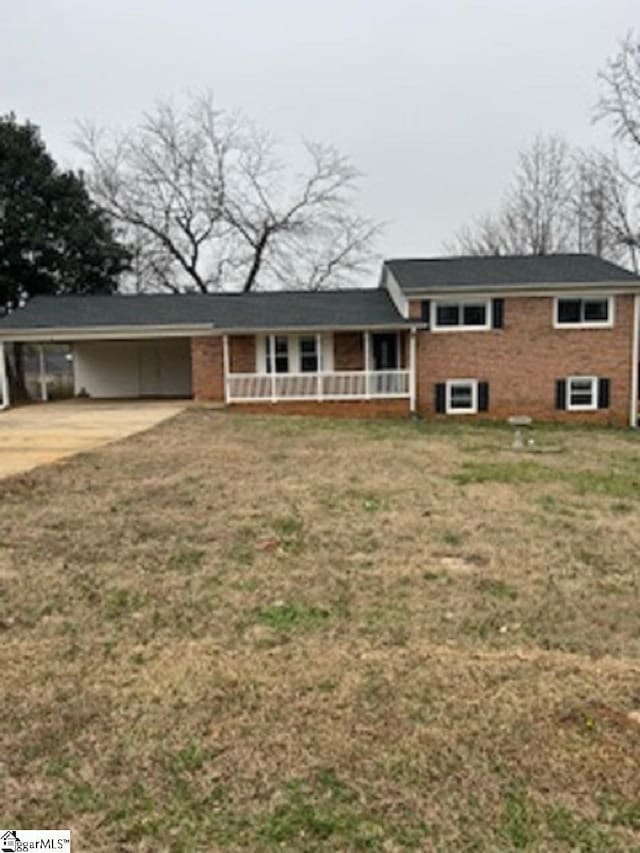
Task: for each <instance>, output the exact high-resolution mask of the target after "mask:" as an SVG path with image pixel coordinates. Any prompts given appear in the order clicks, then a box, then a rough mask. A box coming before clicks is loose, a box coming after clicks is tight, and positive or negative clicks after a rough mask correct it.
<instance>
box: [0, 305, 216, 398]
mask: <svg viewBox="0 0 640 853" xmlns="http://www.w3.org/2000/svg"><path fill="white" fill-rule="evenodd" d="M141 306H142V307H143V308H147V310H146V311H144V310H141ZM102 309H104V310H102ZM213 328H214V326H213V323H211V322H209V323H202V322H194V311H193V307H192V301H191V300H190V299H189V297H188V296H184V297H175V296H174V297H167V296H155V295H152V296H148V297H146V298H145V300H144V301H142V302H141V301H139V300H136V299H132V298H128V297H126V296H120V297H118V296H113V297H101V296H96V297H92V298H91V299H87V298H82V297H66V296H60V297H55V298H46V297H36V298H34V299H33V300H31V301H30V302H29V304H28V307H27V309H26V310H18V311H16V312H14V313H13V314H11V315H9V316H8V317H5V318H4V319H3V321H2V323H1V324H0V408H7V407H8V406H9V404H10V402H11V401H10V388H9V377H8V375H7V366H6V358H5V352H6V348H7V346H8V345H11V344H14V343H22V344H30V345H31V346H35V347H36V348H38V347H40V348H41V349H40V352H41V354H42V347H44V346H46V345H47V344H53V343H57V344H66V345H67V346H69V347H70V349H71V352H72V354H73V374H74V394H75V396H79V397H89V398H92V399H96V400H100V399H103V400H104V399H114V400H115V399H144V398H190V397H191V396H192V378H191V377H192V370H191V339H192V338H193V337H197V336H200V335H210V334H211V333H212V331H213ZM40 365H41V367H40V383H39V385H40V391H41V393H40V397H41V399H43V400H46V399H47V387H46V381H45V378H44V358H42V355H41V358H40Z"/></svg>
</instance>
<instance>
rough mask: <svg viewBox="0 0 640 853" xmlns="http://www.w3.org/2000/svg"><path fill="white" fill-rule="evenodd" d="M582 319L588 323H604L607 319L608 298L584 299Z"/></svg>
mask: <svg viewBox="0 0 640 853" xmlns="http://www.w3.org/2000/svg"><path fill="white" fill-rule="evenodd" d="M584 319H585V320H586V321H587V322H590V323H606V322H607V320H608V319H609V300H608V299H585V302H584Z"/></svg>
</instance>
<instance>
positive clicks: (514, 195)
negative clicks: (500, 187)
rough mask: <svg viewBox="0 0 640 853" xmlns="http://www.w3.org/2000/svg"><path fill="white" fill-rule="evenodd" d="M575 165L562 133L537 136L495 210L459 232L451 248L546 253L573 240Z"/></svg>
mask: <svg viewBox="0 0 640 853" xmlns="http://www.w3.org/2000/svg"><path fill="white" fill-rule="evenodd" d="M571 191H572V163H571V154H570V151H569V147H568V146H567V144H566V142H565V141H564V140H563V139H561V138H560V137H559V136H549V137H543V136H537V137H536V138H535V139H534V141H533V144H532V145H531V146H530V147H529V148H527V149H526V150H525V151H522V152H521V153H520V154H519V156H518V163H517V167H516V170H515V174H514V176H513V179H512V182H511V185H510V186H509V188H508V190H507V192H506V194H505V196H504V199H503V202H502V205H501V206H500V208H499V210H498V212H497V214H495V215H485V216H482V217H480V218H479V219H476V220H475V221H474V222H473V223H472V224H471V225H468V226H466V227H464V228H463V229H462V230H461V231H459V232H458V234H457V235H456V238H455V239H454V242H453V244H452V246H451V248H452V249H453V250H454V251H461V252H465V253H470V254H498V255H503V254H526V255H545V254H548V253H550V252H560V251H566V250H567V247H568V246H569V243H570V239H571Z"/></svg>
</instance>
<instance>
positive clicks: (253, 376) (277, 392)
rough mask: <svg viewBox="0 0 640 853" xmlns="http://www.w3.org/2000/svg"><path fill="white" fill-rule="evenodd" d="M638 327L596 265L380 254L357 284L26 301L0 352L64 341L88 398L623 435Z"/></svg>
mask: <svg viewBox="0 0 640 853" xmlns="http://www.w3.org/2000/svg"><path fill="white" fill-rule="evenodd" d="M639 331H640V277H638V276H636V275H634V274H632V273H630V272H629V271H628V270H625V269H623V268H621V267H619V266H616V265H615V264H612V263H610V262H608V261H604V260H602V259H601V258H597V257H594V256H591V255H547V256H511V257H454V258H437V259H401V260H389V261H385V262H384V263H383V266H382V272H381V276H380V280H379V284H378V287H377V288H369V289H360V290H333V291H320V292H300V291H298V292H285V291H277V292H262V293H249V294H228V293H225V294H211V295H204V294H184V295H170V294H150V295H124V294H121V295H114V296H61V297H36V298H35V299H32V300H31V301H30V302H29V303H28V304H27V305H26V306H25V307H24V308H21V309H19V310H17V311H15V312H13V313H12V314H10V315H8V316H7V317H5V318H3V319H2V320H0V350H1V349H2V348H3V347H4V345H5V344H6V343H11V342H16V341H22V342H30V343H38V344H47V343H51V342H56V343H60V342H65V343H68V344H69V345H71V346H72V347H73V353H74V373H75V380H74V381H75V391H76V393H77V394H82V395H88V396H91V397H105V398H132V397H163V396H165V397H166V396H172V397H186V398H193V399H194V400H197V401H203V402H204V401H206V402H211V403H216V404H219V405H225V406H229V407H238V408H242V409H243V410H245V411H249V410H250V411H279V412H283V413H284V412H289V413H314V414H331V415H336V414H346V415H362V416H393V415H395V416H401V415H409V414H410V413H416V414H420V415H423V416H425V417H428V418H430V417H443V418H446V417H461V416H463V417H464V416H467V417H473V416H481V417H491V418H506V417H508V416H510V415H514V414H527V415H530V416H532V417H534V418H537V419H545V420H567V421H574V420H576V421H578V420H579V421H586V422H596V423H597V422H599V423H615V424H621V425H623V424H629V425H631V426H636V425H637V411H638V357H639V356H638V335H639ZM3 368H4V358H0V406H1V405H5V406H6V405H8V403H9V399H8V384H7V380H6V375H5V373H4V370H3Z"/></svg>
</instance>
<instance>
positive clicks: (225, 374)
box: [222, 335, 230, 403]
mask: <svg viewBox="0 0 640 853" xmlns="http://www.w3.org/2000/svg"><path fill="white" fill-rule="evenodd" d="M222 381H223V382H224V401H225V403H228V402H229V391H230V388H229V335H223V336H222Z"/></svg>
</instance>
